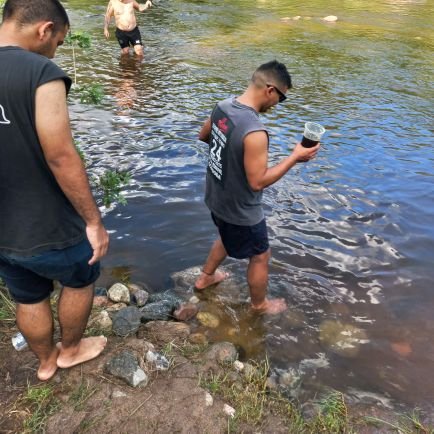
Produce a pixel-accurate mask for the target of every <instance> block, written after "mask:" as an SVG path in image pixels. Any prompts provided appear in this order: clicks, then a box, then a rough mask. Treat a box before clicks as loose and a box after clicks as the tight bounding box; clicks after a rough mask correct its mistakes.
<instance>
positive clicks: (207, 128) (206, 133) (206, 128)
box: [199, 118, 211, 143]
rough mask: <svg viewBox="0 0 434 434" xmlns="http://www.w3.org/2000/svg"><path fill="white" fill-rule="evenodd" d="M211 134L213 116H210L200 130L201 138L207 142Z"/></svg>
mask: <svg viewBox="0 0 434 434" xmlns="http://www.w3.org/2000/svg"><path fill="white" fill-rule="evenodd" d="M210 136H211V118H208V119H207V120H206V121H205V122H204V124H203V125H202V128H201V129H200V132H199V140H201V141H202V142H205V143H209V139H210Z"/></svg>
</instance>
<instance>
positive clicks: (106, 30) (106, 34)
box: [104, 29, 110, 39]
mask: <svg viewBox="0 0 434 434" xmlns="http://www.w3.org/2000/svg"><path fill="white" fill-rule="evenodd" d="M104 36H105V37H106V39H108V38H109V37H110V32H109V31H108V29H104Z"/></svg>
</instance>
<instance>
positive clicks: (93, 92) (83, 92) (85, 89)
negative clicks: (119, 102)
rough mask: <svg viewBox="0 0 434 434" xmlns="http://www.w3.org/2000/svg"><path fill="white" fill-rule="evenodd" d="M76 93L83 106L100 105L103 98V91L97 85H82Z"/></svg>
mask: <svg viewBox="0 0 434 434" xmlns="http://www.w3.org/2000/svg"><path fill="white" fill-rule="evenodd" d="M78 93H79V94H80V102H82V103H83V104H89V103H90V104H100V103H101V101H102V100H103V98H104V89H103V87H102V86H101V85H100V84H98V83H93V84H87V85H83V86H81V87H80V88H79V89H78Z"/></svg>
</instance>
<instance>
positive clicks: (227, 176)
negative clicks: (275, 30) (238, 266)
mask: <svg viewBox="0 0 434 434" xmlns="http://www.w3.org/2000/svg"><path fill="white" fill-rule="evenodd" d="M290 88H291V77H290V75H289V73H288V71H287V69H286V67H285V65H283V64H282V63H279V62H277V61H271V62H268V63H265V64H263V65H261V66H260V67H259V68H258V69H257V70H256V71H255V72H254V74H253V76H252V79H251V83H250V84H249V86H248V88H247V89H246V90H245V92H244V93H243V94H242V95H241V96H240V97H238V98H229V99H226V100H224V101H222V102H220V103H218V104H217V105H216V107H215V108H214V110H213V112H212V114H211V117H210V118H209V119H208V120H207V121H206V122H205V124H204V125H203V127H202V129H201V131H200V134H199V139H200V140H202V141H204V142H206V143H208V145H209V154H208V169H207V177H206V193H205V203H206V205H207V206H208V208H209V209H210V211H211V217H212V219H213V221H214V223H215V225H216V226H217V228H218V231H219V235H220V236H219V238H218V239H217V240H216V241H215V242H214V244H213V246H212V248H211V251H210V253H209V255H208V259H207V261H206V263H205V265H204V267H203V269H202V273H201V275H200V276H199V278H198V279H197V280H196V283H195V286H196V289H198V290H202V289H205V288H207V287H208V286H210V285H215V284H217V283H219V282H221V281H222V280H223V279H224V278H225V277H227V276H226V275H225V273H224V272H222V271H220V270H218V269H217V268H218V266H219V265H220V264H221V263H222V262H223V260H224V259H225V258H226V256H230V257H233V258H237V259H245V258H247V259H249V265H248V269H247V281H248V284H249V290H250V298H251V307H252V309H253V310H255V311H258V312H265V313H270V314H276V313H279V312H281V311H283V310H285V309H286V307H287V306H286V302H285V301H284V300H283V299H270V298H267V296H266V295H267V286H268V262H269V260H270V248H269V244H268V237H267V227H266V223H265V218H264V213H263V210H262V205H261V199H262V191H263V189H264V188H265V187H268V186H269V185H272V184H274V183H275V182H276V181H278V180H279V179H280V178H281V177H282V176H283V175H285V173H286V172H288V170H290V169H291V168H292V167H293V166H294V165H295V164H296V163H297V162H299V161H308V160H310V159H312V158H314V157H315V155H316V153H317V152H318V149H319V144H318V145H317V146H315V147H313V148H304V147H303V146H301V144H300V143H298V144H297V145H296V146H295V148H294V150H293V152H292V153H291V155H289V156H288V157H286V158H285V159H283V160H282V161H281V162H280V163H278V164H276V165H275V166H273V167H268V133H267V131H266V130H265V127H264V126H263V125H262V123H261V122H260V120H259V116H258V113H264V112H266V111H267V110H268V109H270V108H271V107H273V106H274V105H276V104H277V103H279V102H283V101H284V100H285V99H286V95H285V94H286V92H287V91H288V89H290Z"/></svg>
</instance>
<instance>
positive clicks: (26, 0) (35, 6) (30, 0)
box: [3, 0, 69, 32]
mask: <svg viewBox="0 0 434 434" xmlns="http://www.w3.org/2000/svg"><path fill="white" fill-rule="evenodd" d="M8 20H15V21H17V22H18V23H19V24H20V25H22V26H24V25H26V24H33V23H37V22H38V21H43V20H47V21H52V22H53V23H54V29H53V30H54V32H57V31H59V30H61V29H63V28H64V27H66V26H68V27H69V18H68V14H67V13H66V11H65V8H64V7H63V6H62V3H60V1H59V0H7V1H6V3H5V5H4V8H3V21H8Z"/></svg>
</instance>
